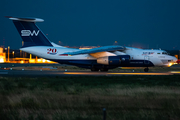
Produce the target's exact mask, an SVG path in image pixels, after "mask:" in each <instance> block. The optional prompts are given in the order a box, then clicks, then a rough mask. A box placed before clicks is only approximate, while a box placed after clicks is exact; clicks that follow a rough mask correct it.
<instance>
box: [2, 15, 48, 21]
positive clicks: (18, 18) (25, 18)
mask: <svg viewBox="0 0 180 120" xmlns="http://www.w3.org/2000/svg"><path fill="white" fill-rule="evenodd" d="M5 17H6V18H9V19H11V20H17V21H24V22H44V20H43V19H40V18H31V17H23V18H20V17H11V16H5Z"/></svg>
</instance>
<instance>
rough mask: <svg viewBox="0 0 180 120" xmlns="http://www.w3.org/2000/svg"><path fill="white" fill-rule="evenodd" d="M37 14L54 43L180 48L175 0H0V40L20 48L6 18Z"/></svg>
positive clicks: (178, 3) (179, 9) (178, 11)
mask: <svg viewBox="0 0 180 120" xmlns="http://www.w3.org/2000/svg"><path fill="white" fill-rule="evenodd" d="M4 16H18V17H37V18H42V19H44V20H45V21H44V22H43V23H37V24H38V26H39V27H40V28H41V30H42V31H43V32H44V33H45V34H48V35H47V37H48V38H49V40H51V41H52V42H54V43H58V42H59V41H61V42H62V45H65V46H97V45H99V46H105V45H113V44H114V42H115V41H117V42H118V44H119V45H123V46H124V45H125V46H133V47H142V48H161V49H168V50H173V49H180V0H1V1H0V39H1V40H0V45H4V46H5V47H7V46H10V47H11V48H13V49H18V48H19V47H21V41H22V39H21V37H20V36H19V34H18V32H17V30H16V28H15V26H14V24H13V23H12V21H11V20H8V19H7V18H4Z"/></svg>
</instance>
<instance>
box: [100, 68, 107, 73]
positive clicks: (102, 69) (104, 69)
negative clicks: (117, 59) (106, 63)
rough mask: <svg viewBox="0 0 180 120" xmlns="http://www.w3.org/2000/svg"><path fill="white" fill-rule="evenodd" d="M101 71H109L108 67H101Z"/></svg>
mask: <svg viewBox="0 0 180 120" xmlns="http://www.w3.org/2000/svg"><path fill="white" fill-rule="evenodd" d="M100 71H101V72H107V71H108V69H106V68H101V69H100Z"/></svg>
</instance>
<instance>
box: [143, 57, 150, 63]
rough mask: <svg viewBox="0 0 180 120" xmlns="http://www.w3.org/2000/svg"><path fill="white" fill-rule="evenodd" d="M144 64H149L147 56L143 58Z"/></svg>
mask: <svg viewBox="0 0 180 120" xmlns="http://www.w3.org/2000/svg"><path fill="white" fill-rule="evenodd" d="M144 64H149V56H144Z"/></svg>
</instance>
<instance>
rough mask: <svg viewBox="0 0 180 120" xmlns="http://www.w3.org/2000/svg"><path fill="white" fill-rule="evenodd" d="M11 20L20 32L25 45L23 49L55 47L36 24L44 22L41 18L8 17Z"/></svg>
mask: <svg viewBox="0 0 180 120" xmlns="http://www.w3.org/2000/svg"><path fill="white" fill-rule="evenodd" d="M7 18H9V19H11V20H12V21H13V23H14V25H15V27H16V29H17V30H18V33H19V35H20V36H21V38H22V40H23V42H24V44H23V46H22V47H30V46H53V45H52V44H51V42H50V41H49V40H48V38H47V37H46V36H45V35H44V33H43V32H42V31H41V30H40V29H39V28H38V26H37V25H36V24H35V23H36V22H43V21H44V20H43V19H39V18H17V17H7Z"/></svg>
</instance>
